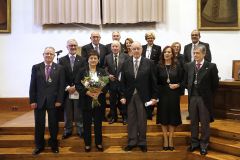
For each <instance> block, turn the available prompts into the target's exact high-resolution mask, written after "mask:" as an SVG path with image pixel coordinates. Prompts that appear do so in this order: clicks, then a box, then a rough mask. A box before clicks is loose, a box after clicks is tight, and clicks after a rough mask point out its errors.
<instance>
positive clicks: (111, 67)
mask: <svg viewBox="0 0 240 160" xmlns="http://www.w3.org/2000/svg"><path fill="white" fill-rule="evenodd" d="M126 59H128V56H127V55H126V54H125V53H119V57H118V67H117V70H115V64H114V55H113V53H111V54H109V55H107V56H106V58H105V62H104V66H105V71H106V73H107V74H111V75H114V76H115V77H116V78H117V80H115V81H111V80H110V86H109V87H110V89H117V88H118V87H119V83H118V82H119V81H118V78H119V77H120V74H121V70H122V65H123V63H124V62H125V60H126Z"/></svg>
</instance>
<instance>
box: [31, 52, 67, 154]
mask: <svg viewBox="0 0 240 160" xmlns="http://www.w3.org/2000/svg"><path fill="white" fill-rule="evenodd" d="M43 57H44V62H42V63H39V64H36V65H34V66H33V67H32V74H31V83H30V89H29V99H30V105H31V108H32V109H34V117H35V145H36V148H35V149H34V151H33V155H37V154H39V153H41V152H42V151H43V150H44V145H45V141H44V132H45V116H46V111H47V112H48V127H49V132H50V139H49V142H48V143H49V145H50V146H51V149H52V152H53V153H58V152H59V149H58V141H57V134H58V115H57V108H59V107H60V106H61V104H62V102H63V97H64V83H65V79H64V78H65V76H64V70H63V68H62V67H61V66H60V65H58V64H56V63H54V62H53V59H54V57H55V49H54V48H53V47H46V48H45V50H44V53H43Z"/></svg>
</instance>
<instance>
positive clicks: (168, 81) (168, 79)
mask: <svg viewBox="0 0 240 160" xmlns="http://www.w3.org/2000/svg"><path fill="white" fill-rule="evenodd" d="M165 69H166V72H167V83H170V77H169V74H170V69H171V66H169V70H168V69H167V66H166V65H165Z"/></svg>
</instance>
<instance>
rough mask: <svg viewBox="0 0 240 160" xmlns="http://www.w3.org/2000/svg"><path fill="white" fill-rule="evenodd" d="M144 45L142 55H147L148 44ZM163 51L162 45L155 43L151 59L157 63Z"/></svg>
mask: <svg viewBox="0 0 240 160" xmlns="http://www.w3.org/2000/svg"><path fill="white" fill-rule="evenodd" d="M142 47H143V52H142V56H143V57H146V51H147V44H146V45H143V46H142ZM161 53H162V50H161V46H158V45H155V44H153V46H152V51H151V55H150V59H151V60H153V61H154V63H155V64H157V63H158V61H159V59H160V56H161Z"/></svg>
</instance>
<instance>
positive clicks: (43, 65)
mask: <svg viewBox="0 0 240 160" xmlns="http://www.w3.org/2000/svg"><path fill="white" fill-rule="evenodd" d="M40 73H41V75H42V78H43V80H44V81H45V82H46V75H45V64H44V62H43V63H41V64H40Z"/></svg>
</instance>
